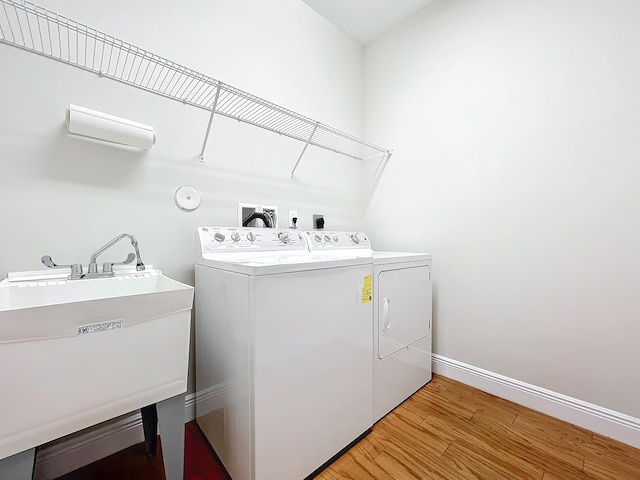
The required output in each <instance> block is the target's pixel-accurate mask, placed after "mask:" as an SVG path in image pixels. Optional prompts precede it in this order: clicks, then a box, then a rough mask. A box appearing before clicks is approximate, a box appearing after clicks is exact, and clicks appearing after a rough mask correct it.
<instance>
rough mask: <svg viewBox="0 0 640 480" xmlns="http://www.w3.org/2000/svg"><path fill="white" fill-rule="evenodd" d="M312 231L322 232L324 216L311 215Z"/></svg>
mask: <svg viewBox="0 0 640 480" xmlns="http://www.w3.org/2000/svg"><path fill="white" fill-rule="evenodd" d="M312 220H313V229H314V230H322V229H323V228H324V215H318V214H314V215H312Z"/></svg>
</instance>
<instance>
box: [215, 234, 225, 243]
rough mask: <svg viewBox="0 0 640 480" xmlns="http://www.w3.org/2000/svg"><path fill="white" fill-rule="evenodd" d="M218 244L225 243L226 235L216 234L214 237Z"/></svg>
mask: <svg viewBox="0 0 640 480" xmlns="http://www.w3.org/2000/svg"><path fill="white" fill-rule="evenodd" d="M213 238H215V239H216V240H217V241H218V242H224V233H220V232H216V233H215V235H214V236H213Z"/></svg>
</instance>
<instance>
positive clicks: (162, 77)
mask: <svg viewBox="0 0 640 480" xmlns="http://www.w3.org/2000/svg"><path fill="white" fill-rule="evenodd" d="M0 4H1V6H2V8H1V9H0V43H3V44H5V45H10V46H13V47H17V48H20V49H22V50H26V51H29V52H32V53H36V54H38V55H41V56H44V57H47V58H51V59H53V60H57V61H59V62H62V63H65V64H67V65H72V66H74V67H77V68H81V69H83V70H86V71H90V72H93V73H95V74H97V75H99V76H102V77H107V78H110V79H112V80H116V81H119V82H122V83H125V84H127V85H130V86H133V87H136V88H139V89H142V90H145V91H147V92H151V93H155V94H157V95H160V96H162V97H165V98H169V99H172V100H176V101H179V102H181V103H183V104H186V105H191V106H194V107H197V108H201V109H203V110H206V111H208V112H210V117H209V123H208V125H207V131H206V134H205V139H204V142H203V145H202V150H201V152H200V160H201V161H204V154H205V149H206V146H207V141H208V138H209V134H210V132H211V127H212V123H213V117H214V115H215V114H218V115H222V116H225V117H228V118H232V119H235V120H238V121H240V122H244V123H247V124H250V125H254V126H256V127H260V128H263V129H266V130H269V131H271V132H275V133H277V134H279V135H284V136H286V137H290V138H293V139H295V140H298V141H301V142H303V143H304V144H305V146H304V148H303V151H302V154H301V155H300V157H299V158H298V161H297V162H296V164H295V166H294V168H293V171H292V172H291V175H292V177H293V173H294V172H295V170H296V168H297V167H298V164H299V163H300V160H301V159H302V156H303V155H304V153H305V151H306V150H307V148H308V147H309V145H313V146H316V147H320V148H323V149H326V150H330V151H333V152H335V153H337V154H341V155H344V156H346V157H351V158H354V159H357V160H363V159H365V158H368V157H371V156H375V155H378V154H388V153H389V152H390V150H389V149H386V148H383V147H381V146H378V145H376V144H373V143H370V142H367V141H365V140H361V139H359V138H357V137H354V136H352V135H349V134H347V133H344V132H342V131H340V130H337V129H335V128H333V127H330V126H328V125H324V124H322V123H320V122H317V121H315V120H312V119H311V118H308V117H305V116H303V115H300V114H299V113H296V112H294V111H292V110H288V109H286V108H284V107H281V106H279V105H276V104H275V103H272V102H269V101H267V100H264V99H262V98H260V97H257V96H255V95H252V94H250V93H248V92H245V91H242V90H240V89H238V88H235V87H233V86H231V85H227V84H225V83H223V82H221V81H219V80H216V79H214V78H211V77H209V76H207V75H204V74H202V73H199V72H197V71H195V70H192V69H190V68H187V67H185V66H182V65H180V64H178V63H176V62H173V61H171V60H168V59H166V58H163V57H160V56H158V55H156V54H154V53H151V52H149V51H147V50H144V49H142V48H139V47H136V46H135V45H132V44H130V43H127V42H124V41H122V40H119V39H117V38H115V37H113V36H111V35H109V34H107V33H103V32H101V31H99V30H96V29H94V28H92V27H89V26H87V25H83V24H81V23H79V22H76V21H75V20H72V19H70V18H67V17H65V16H63V15H60V14H58V13H55V12H52V11H51V10H48V9H46V8H43V7H40V6H38V5H36V4H34V3H32V2H29V1H27V0H0Z"/></svg>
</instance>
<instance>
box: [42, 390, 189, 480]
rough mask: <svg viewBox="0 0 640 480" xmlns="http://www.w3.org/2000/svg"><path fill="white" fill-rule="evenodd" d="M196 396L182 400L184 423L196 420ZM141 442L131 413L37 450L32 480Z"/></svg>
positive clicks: (58, 473) (136, 416)
mask: <svg viewBox="0 0 640 480" xmlns="http://www.w3.org/2000/svg"><path fill="white" fill-rule="evenodd" d="M195 405H196V395H195V394H193V393H191V394H188V395H187V396H186V397H185V423H186V422H190V421H191V420H193V419H195V417H196V407H195ZM140 442H144V433H143V431H142V417H141V416H140V412H133V413H131V414H129V415H126V416H124V417H121V418H120V419H118V420H117V421H115V422H106V423H105V424H103V425H102V426H99V427H96V428H95V429H90V430H88V431H87V432H86V433H81V434H76V435H71V436H69V437H68V438H67V439H65V440H62V441H59V442H56V443H54V444H52V445H49V446H46V447H42V448H39V449H38V451H37V454H36V464H35V471H34V474H33V478H34V480H53V479H55V478H58V477H61V476H62V475H65V474H67V473H69V472H72V471H74V470H76V469H78V468H81V467H84V466H85V465H89V464H90V463H93V462H96V461H98V460H100V459H102V458H105V457H108V456H109V455H112V454H114V453H116V452H119V451H120V450H123V449H125V448H128V447H130V446H132V445H135V444H137V443H140Z"/></svg>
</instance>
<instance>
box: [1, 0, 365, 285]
mask: <svg viewBox="0 0 640 480" xmlns="http://www.w3.org/2000/svg"><path fill="white" fill-rule="evenodd" d="M39 4H40V5H42V6H44V7H48V8H51V9H53V10H54V11H56V12H58V13H60V14H63V15H66V16H68V17H70V18H72V19H74V20H77V21H79V22H83V23H86V24H88V25H90V26H92V27H95V28H98V29H100V30H103V31H105V32H107V33H109V34H113V35H115V36H117V37H119V38H121V39H123V40H125V41H128V42H131V43H133V44H134V45H138V46H140V47H142V48H145V49H147V50H149V51H151V52H153V53H156V54H159V55H162V56H165V57H167V58H169V59H171V60H174V61H177V62H178V63H182V64H183V65H185V66H188V67H191V68H194V69H196V70H198V71H200V72H202V73H205V74H207V75H210V76H212V77H214V78H217V79H220V80H222V81H223V82H226V83H229V84H231V85H234V86H236V87H238V88H242V89H244V90H246V91H249V92H251V93H253V94H256V95H259V96H262V97H263V98H266V99H268V100H270V101H273V102H277V103H280V104H281V105H283V106H284V107H287V108H290V109H292V110H295V111H297V112H299V113H302V114H304V115H307V116H310V117H312V118H314V119H317V120H319V121H321V122H323V123H327V124H330V125H332V126H334V127H337V128H339V129H342V130H345V131H348V132H352V133H354V134H356V135H358V134H360V130H361V118H362V50H361V48H360V47H358V46H356V45H355V44H354V43H353V42H352V41H351V40H349V39H348V38H347V37H346V36H344V35H343V34H342V33H340V32H338V30H337V29H335V28H334V27H332V26H331V25H329V24H328V22H326V21H325V20H324V19H322V18H321V17H319V16H318V15H317V14H316V13H315V12H314V11H313V10H311V9H310V8H309V7H308V6H307V5H305V4H304V3H303V2H300V1H299V0H277V1H270V2H262V1H259V0H244V1H234V2H225V1H210V0H209V1H193V2H188V3H180V4H177V3H176V4H174V5H170V4H168V3H166V2H164V3H162V2H161V3H158V2H154V1H151V0H146V1H140V2H128V1H125V0H115V1H112V2H109V4H108V6H107V4H104V5H102V6H101V7H98V6H97V5H96V4H94V3H92V2H84V1H80V0H58V1H55V2H54V1H49V0H43V1H41V2H39ZM0 64H1V65H2V75H0V104H1V105H2V115H0V172H1V174H0V203H1V204H2V208H1V209H0V225H2V232H3V235H2V236H1V238H0V277H4V276H5V275H6V274H7V272H11V271H19V270H31V269H38V268H41V267H42V265H41V264H40V257H41V256H42V255H45V254H49V255H51V256H52V257H53V259H54V261H55V262H57V263H60V264H65V263H75V262H83V263H86V262H87V261H88V259H89V256H90V255H91V253H92V252H93V251H95V250H96V249H97V248H98V247H100V246H101V245H103V244H105V243H106V242H107V241H109V240H110V239H111V238H113V237H115V236H116V235H117V234H119V233H122V232H128V233H131V234H133V235H135V236H136V237H137V239H138V240H139V242H140V251H141V255H142V259H143V261H144V262H145V263H147V264H153V265H154V266H156V267H157V268H160V269H162V270H163V272H164V273H165V274H167V275H169V276H170V277H173V278H175V279H177V280H180V281H183V282H186V283H190V284H193V270H194V268H193V264H194V253H195V252H194V247H195V228H196V226H198V225H207V224H208V225H235V224H236V211H237V202H256V203H263V204H267V205H277V206H278V207H279V209H280V212H281V220H282V221H283V222H284V224H285V225H286V222H287V210H289V209H296V210H298V212H299V216H300V221H299V226H300V227H302V228H309V229H310V228H311V227H312V222H311V215H312V214H315V213H322V214H324V215H325V217H326V219H327V225H328V226H331V227H333V228H336V229H339V228H347V227H348V226H349V227H350V226H352V225H361V222H362V211H361V204H360V201H359V191H358V189H357V188H354V184H357V183H358V181H359V173H358V172H359V169H360V163H359V162H356V161H353V160H351V159H348V158H346V157H338V156H337V155H335V154H333V153H330V152H326V151H323V150H320V149H317V148H314V147H311V148H309V149H308V150H307V153H306V154H305V157H304V158H303V159H302V162H301V164H300V166H299V168H298V170H297V172H296V177H297V179H296V180H290V179H289V174H290V171H291V168H292V167H293V165H294V163H295V161H296V159H297V158H298V155H299V154H300V152H301V150H302V147H303V144H302V143H300V142H297V141H293V140H291V139H288V138H285V137H279V136H278V135H276V134H273V133H270V132H266V131H264V130H261V129H259V128H255V127H250V126H247V125H244V124H240V123H237V122H235V121H231V120H228V119H225V118H223V117H216V118H215V120H214V124H213V129H212V133H211V136H210V138H209V143H208V147H207V152H206V157H207V162H206V163H201V162H200V161H199V158H198V157H199V152H200V149H201V146H202V142H203V139H204V133H205V130H206V126H207V121H208V119H209V115H208V113H207V112H205V111H203V110H199V109H196V108H194V107H190V106H185V105H182V104H181V103H179V102H175V101H172V100H168V99H164V98H162V97H159V96H156V95H153V94H150V93H147V92H144V91H141V90H138V89H136V88H132V87H128V86H126V85H123V84H121V83H119V82H115V81H113V80H110V79H106V78H100V77H99V76H97V75H94V74H91V73H87V72H84V71H82V70H79V69H75V68H73V67H70V66H67V65H64V64H61V63H58V62H55V61H53V60H50V59H47V58H43V57H40V56H38V55H34V54H31V53H28V52H24V51H21V50H19V49H16V48H13V47H10V46H6V45H0ZM70 103H74V104H78V105H82V106H84V107H88V108H91V109H95V110H99V111H103V112H106V113H110V114H113V115H117V116H122V117H125V118H129V119H132V120H136V121H139V122H142V123H147V124H151V125H153V126H154V127H155V129H156V131H157V134H158V141H157V144H156V145H155V146H154V147H153V149H152V150H150V151H149V152H145V153H140V152H134V151H131V150H126V149H121V148H118V147H113V146H109V145H104V144H97V143H95V142H90V141H86V140H82V139H78V138H74V137H71V136H69V135H68V133H67V132H66V130H65V129H64V126H63V125H64V124H63V122H64V111H65V108H66V107H67V106H68V105H69V104H70ZM184 184H188V185H193V186H195V187H197V188H198V189H199V190H200V191H201V193H202V197H203V200H202V205H201V207H200V209H199V210H197V211H195V212H193V213H186V212H183V211H181V210H179V209H178V208H177V206H176V205H175V203H174V199H173V198H174V192H175V191H176V189H177V188H178V187H179V186H181V185H184ZM129 250H130V246H127V245H126V243H125V242H122V244H121V245H120V244H119V245H118V246H117V247H114V249H113V250H110V251H108V252H106V253H104V254H103V255H102V256H101V258H100V259H99V260H100V261H107V260H112V261H120V260H122V259H124V258H125V257H126V253H127V252H128V251H129Z"/></svg>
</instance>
